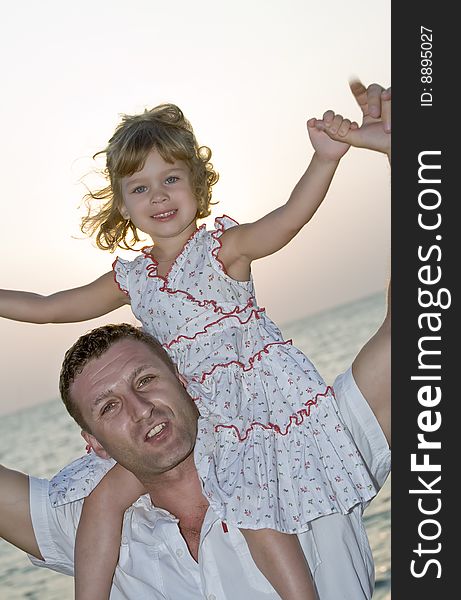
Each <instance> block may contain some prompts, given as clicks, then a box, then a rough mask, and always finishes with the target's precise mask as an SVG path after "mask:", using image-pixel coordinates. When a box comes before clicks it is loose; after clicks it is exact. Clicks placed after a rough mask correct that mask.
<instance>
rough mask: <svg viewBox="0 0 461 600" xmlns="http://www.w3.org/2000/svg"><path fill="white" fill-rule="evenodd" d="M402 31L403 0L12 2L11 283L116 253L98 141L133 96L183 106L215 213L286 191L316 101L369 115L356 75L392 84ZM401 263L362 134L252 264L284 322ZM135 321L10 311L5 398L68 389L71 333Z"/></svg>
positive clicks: (245, 216)
mask: <svg viewBox="0 0 461 600" xmlns="http://www.w3.org/2000/svg"><path fill="white" fill-rule="evenodd" d="M390 39H391V36H390V2H387V3H386V2H384V3H379V4H378V3H370V2H366V1H365V0H350V1H349V2H344V1H343V0H329V1H328V2H320V1H318V0H312V1H306V0H305V1H302V0H283V1H278V0H252V1H250V2H248V0H233V1H232V2H230V1H228V2H224V1H221V2H219V1H216V0H214V1H210V0H206V1H200V0H197V1H194V2H190V0H176V1H175V2H174V3H169V2H166V1H164V0H163V1H159V0H150V1H148V0H130V1H129V2H128V1H127V0H91V1H90V0H79V2H69V1H66V0H41V2H34V1H33V0H18V1H17V2H15V3H6V2H5V3H2V5H1V15H0V68H1V70H0V73H1V79H2V90H3V92H2V95H1V96H0V111H1V115H2V127H1V131H2V137H1V144H0V165H1V166H0V169H1V180H2V199H1V215H2V221H3V228H2V235H1V237H0V249H1V251H2V254H3V261H2V268H1V280H0V285H1V286H2V287H3V288H6V289H20V290H27V291H32V292H36V293H40V294H50V293H53V292H55V291H58V290H61V289H68V288H72V287H76V286H79V285H83V284H85V283H88V282H90V281H92V280H94V279H96V278H97V277H99V276H100V275H101V274H103V273H105V272H106V271H109V270H110V269H111V264H112V262H113V260H114V258H115V257H114V255H113V254H110V253H108V252H103V251H101V250H99V249H97V248H96V246H95V244H94V242H93V241H92V240H90V239H87V238H85V237H84V236H83V234H82V233H81V232H80V229H79V225H80V220H81V217H82V216H83V214H84V210H83V206H82V197H83V195H84V194H85V191H86V189H85V186H86V185H89V186H90V187H91V186H92V185H93V184H95V185H98V184H99V183H100V182H101V180H100V179H99V178H98V177H97V176H96V175H95V173H94V171H95V168H97V167H101V166H102V163H101V162H99V163H95V161H93V159H92V156H93V155H94V153H95V152H97V151H98V150H100V149H102V148H103V147H104V146H105V144H106V143H107V141H108V139H109V138H110V137H111V135H112V133H113V130H114V129H115V127H116V125H117V124H118V122H119V120H120V116H121V115H122V114H123V113H128V114H135V113H138V112H141V111H143V110H144V109H145V108H151V107H153V106H155V105H157V104H160V103H162V102H174V103H175V104H178V105H179V106H180V107H181V108H182V110H183V112H184V113H185V115H186V117H187V118H188V119H189V120H190V121H191V123H192V125H193V127H194V130H195V133H196V137H197V139H198V141H199V143H200V144H205V145H207V146H209V147H211V149H212V151H213V157H212V162H213V164H214V166H215V168H216V170H217V171H218V172H219V174H220V180H219V182H218V183H217V184H216V186H214V191H213V196H214V200H218V204H217V205H216V206H214V208H213V213H212V217H209V218H208V219H207V220H206V223H207V226H209V227H210V228H211V227H212V226H213V218H214V217H216V216H219V215H221V214H227V215H230V216H232V217H233V218H235V219H236V220H237V221H239V222H248V221H253V220H255V219H257V218H260V217H261V216H263V215H264V214H266V213H267V212H270V211H271V210H273V209H274V208H276V207H277V206H280V205H281V204H283V203H285V202H286V201H287V199H288V197H289V195H290V192H291V190H292V188H293V187H294V185H295V184H296V182H297V180H298V179H299V177H300V176H301V175H302V173H303V172H304V170H305V169H306V167H307V165H308V164H309V160H310V159H311V157H312V153H313V150H312V147H311V145H310V143H309V138H308V135H307V131H306V125H305V123H306V121H307V119H308V118H310V117H313V116H315V117H318V118H320V117H321V116H322V114H323V113H324V111H325V110H327V109H330V108H331V109H333V110H335V111H336V112H338V113H341V114H343V115H344V116H348V117H350V118H351V119H356V120H358V119H360V111H359V109H358V107H357V105H356V104H355V101H354V99H353V97H352V95H351V94H350V91H349V87H348V80H349V79H350V77H351V76H358V77H359V78H360V79H361V80H362V81H363V82H364V84H365V85H369V84H370V83H373V82H379V83H381V84H382V85H384V86H388V85H390V84H391V80H390V59H391V55H390ZM147 241H148V240H147ZM117 254H118V255H119V256H122V257H125V258H130V257H132V256H133V254H132V253H128V252H126V251H120V252H118V253H117ZM389 269H390V171H389V167H388V165H387V163H386V159H385V157H383V156H382V155H377V154H375V153H371V152H367V151H363V150H357V149H351V150H350V151H349V152H348V153H347V154H346V156H345V157H344V158H343V159H342V161H341V163H340V165H339V167H338V171H337V173H336V175H335V178H334V180H333V182H332V184H331V187H330V190H329V192H328V195H327V197H326V199H325V201H324V203H323V204H322V206H321V207H320V209H319V210H318V212H317V214H316V215H315V217H314V219H313V220H312V221H311V222H310V223H309V224H308V225H307V226H306V227H305V228H304V229H303V230H302V232H301V233H300V234H298V236H296V238H295V239H294V240H293V241H292V242H291V243H290V244H289V245H288V246H287V247H285V248H284V249H283V250H281V251H280V252H278V253H277V254H275V255H272V256H270V257H267V258H265V259H263V260H260V261H257V262H255V263H253V269H252V270H253V276H254V279H255V283H256V293H257V299H258V301H259V303H260V305H262V306H264V307H265V308H266V310H267V312H268V314H269V315H270V316H271V317H272V318H273V319H274V320H275V321H276V322H277V323H278V324H280V325H283V323H286V322H289V321H291V320H293V319H297V318H301V317H303V316H305V315H308V314H313V313H315V312H318V311H321V310H324V309H328V308H331V307H333V306H335V305H338V304H342V303H344V302H349V301H351V300H354V299H357V298H360V297H362V296H365V295H368V294H371V293H374V292H376V291H379V290H383V289H384V287H385V285H386V281H387V278H388V277H389ZM120 321H128V322H131V323H136V320H135V319H134V317H133V316H132V314H131V312H130V309H129V307H124V308H122V309H119V310H118V311H115V312H113V313H111V314H109V315H106V316H105V317H103V318H101V319H96V320H93V321H88V322H86V323H79V324H70V325H33V324H25V323H16V322H13V321H9V320H6V319H1V318H0V339H1V340H2V359H1V361H0V378H1V382H2V395H1V397H0V414H1V413H6V412H10V411H13V410H16V409H19V408H22V407H25V406H29V405H33V404H36V403H40V402H44V401H48V400H50V399H52V398H55V397H57V395H58V391H57V390H58V385H57V383H58V376H59V369H60V365H61V361H62V357H63V355H64V352H65V351H66V349H67V348H68V347H69V346H70V345H71V344H72V343H73V342H74V341H75V339H76V338H77V337H78V336H79V335H81V334H82V333H84V332H85V331H87V330H89V329H90V328H92V327H95V326H97V325H99V324H102V323H108V322H120Z"/></svg>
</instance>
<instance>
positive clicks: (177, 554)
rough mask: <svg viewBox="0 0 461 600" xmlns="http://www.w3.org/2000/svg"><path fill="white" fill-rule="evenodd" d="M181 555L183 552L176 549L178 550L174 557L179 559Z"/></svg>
mask: <svg viewBox="0 0 461 600" xmlns="http://www.w3.org/2000/svg"><path fill="white" fill-rule="evenodd" d="M183 554H184V552H183V551H182V550H181V548H178V549H177V550H176V556H177V557H178V558H181V556H182V555H183Z"/></svg>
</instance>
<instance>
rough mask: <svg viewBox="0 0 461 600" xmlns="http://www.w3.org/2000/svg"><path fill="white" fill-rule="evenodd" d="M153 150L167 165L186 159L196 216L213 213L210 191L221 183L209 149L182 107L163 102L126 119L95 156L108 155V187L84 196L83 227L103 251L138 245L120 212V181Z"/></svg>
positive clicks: (123, 118)
mask: <svg viewBox="0 0 461 600" xmlns="http://www.w3.org/2000/svg"><path fill="white" fill-rule="evenodd" d="M154 149H155V150H157V152H158V153H159V154H160V156H161V157H162V158H163V160H165V161H166V162H168V163H173V162H175V161H176V160H182V161H183V162H184V163H185V164H186V166H187V168H188V170H189V174H190V178H191V186H192V191H193V194H194V196H195V198H196V200H197V203H198V209H197V214H196V218H197V219H203V218H205V217H207V216H208V215H209V214H210V212H211V211H210V204H214V203H213V202H211V196H212V192H211V188H212V186H213V185H214V184H215V183H216V182H217V181H218V174H217V173H216V171H215V170H214V168H213V165H212V164H211V162H210V158H211V150H210V149H209V148H208V147H207V146H199V145H198V143H197V140H196V138H195V134H194V131H193V129H192V126H191V124H190V123H189V121H188V120H187V119H186V118H185V117H184V114H183V112H182V111H181V109H180V108H179V107H177V106H176V105H175V104H160V105H159V106H156V107H155V108H152V109H151V110H145V111H144V112H143V113H141V114H138V115H123V117H122V120H121V122H120V124H119V125H118V126H117V128H116V130H115V133H114V135H113V136H112V137H111V139H110V140H109V143H108V145H107V147H106V148H105V149H104V150H102V151H101V152H97V153H96V154H95V155H94V157H93V158H95V157H96V156H98V155H99V154H105V155H106V168H105V169H104V171H103V175H104V178H105V179H106V184H107V185H106V186H105V187H103V188H102V189H100V190H96V191H93V192H92V191H89V192H88V194H87V195H86V196H85V198H84V200H85V202H86V205H87V208H88V214H87V216H85V217H84V218H83V219H82V225H81V229H82V231H83V233H87V234H89V235H94V234H96V244H97V246H98V247H99V248H101V249H102V250H109V251H110V252H113V251H114V250H115V249H116V248H117V247H120V248H125V249H133V246H134V245H135V244H136V242H139V237H138V231H137V229H136V227H135V225H134V224H133V223H132V222H131V221H129V220H128V221H127V220H125V219H124V218H123V217H122V215H121V213H120V209H121V207H122V206H123V195H122V188H121V181H122V179H123V178H124V177H129V176H131V175H133V173H136V172H137V171H139V170H141V169H142V168H143V166H144V164H145V162H146V159H147V157H148V155H149V153H150V152H151V151H152V150H154ZM130 235H131V239H128V238H129V236H130Z"/></svg>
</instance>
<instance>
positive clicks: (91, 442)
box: [80, 429, 110, 458]
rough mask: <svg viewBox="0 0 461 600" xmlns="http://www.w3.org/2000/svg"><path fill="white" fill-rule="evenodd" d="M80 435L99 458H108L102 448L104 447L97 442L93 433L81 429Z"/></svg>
mask: <svg viewBox="0 0 461 600" xmlns="http://www.w3.org/2000/svg"><path fill="white" fill-rule="evenodd" d="M80 435H81V436H82V438H83V439H84V440H85V442H86V443H87V444H88V446H90V447H91V448H93V450H94V451H95V453H96V454H97V455H98V456H99V457H100V458H110V456H109V454H107V452H106V451H105V450H104V448H103V447H102V446H101V444H100V443H99V442H98V440H97V439H96V438H95V437H94V436H93V435H91V433H88V432H87V431H84V430H83V429H82V431H81V432H80Z"/></svg>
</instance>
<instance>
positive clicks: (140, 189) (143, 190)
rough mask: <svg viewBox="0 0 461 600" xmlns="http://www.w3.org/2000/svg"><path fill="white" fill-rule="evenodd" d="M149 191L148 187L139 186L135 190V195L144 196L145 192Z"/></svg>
mask: <svg viewBox="0 0 461 600" xmlns="http://www.w3.org/2000/svg"><path fill="white" fill-rule="evenodd" d="M146 190H147V186H146V185H138V187H135V188H134V190H133V192H132V193H133V194H142V193H143V192H145V191H146Z"/></svg>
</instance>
